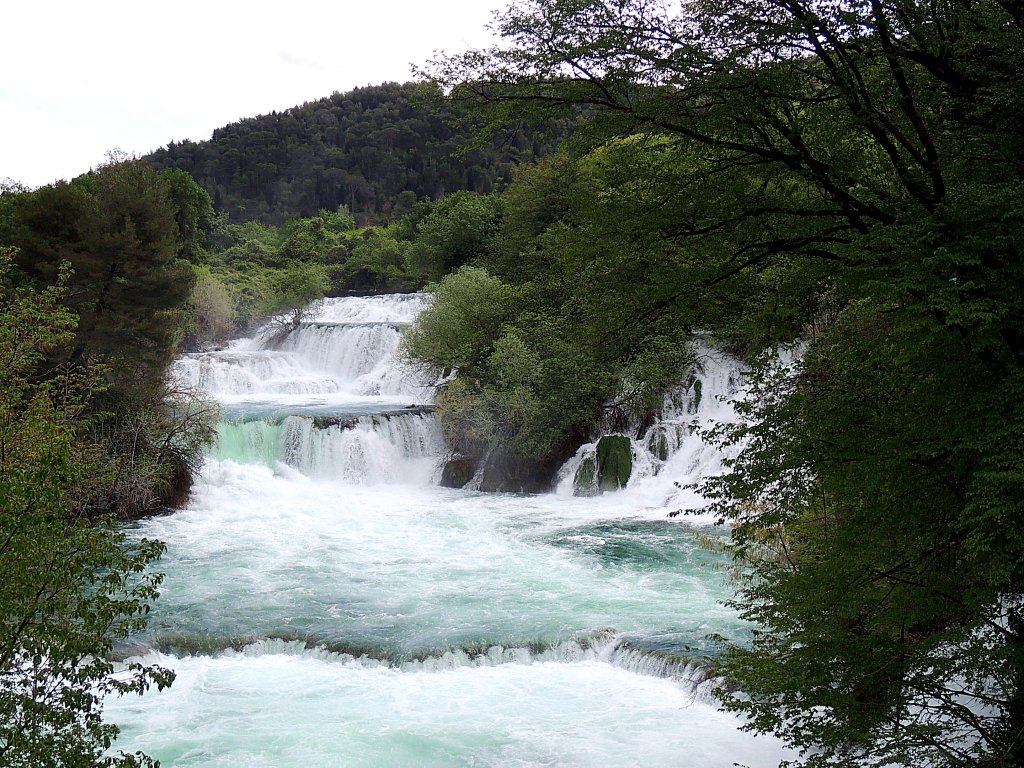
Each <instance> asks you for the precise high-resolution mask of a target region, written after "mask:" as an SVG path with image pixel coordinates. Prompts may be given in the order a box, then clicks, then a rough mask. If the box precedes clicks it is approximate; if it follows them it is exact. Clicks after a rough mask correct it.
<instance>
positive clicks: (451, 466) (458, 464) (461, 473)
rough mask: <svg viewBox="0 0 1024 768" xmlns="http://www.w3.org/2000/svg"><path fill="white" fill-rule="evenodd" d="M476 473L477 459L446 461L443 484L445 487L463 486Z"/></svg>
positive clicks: (442, 476) (442, 472) (442, 475)
mask: <svg viewBox="0 0 1024 768" xmlns="http://www.w3.org/2000/svg"><path fill="white" fill-rule="evenodd" d="M475 474H476V460H475V459H451V460H450V461H447V462H445V465H444V469H442V470H441V486H442V487H444V488H462V487H463V486H464V485H466V483H468V482H469V481H470V480H472V479H473V475H475Z"/></svg>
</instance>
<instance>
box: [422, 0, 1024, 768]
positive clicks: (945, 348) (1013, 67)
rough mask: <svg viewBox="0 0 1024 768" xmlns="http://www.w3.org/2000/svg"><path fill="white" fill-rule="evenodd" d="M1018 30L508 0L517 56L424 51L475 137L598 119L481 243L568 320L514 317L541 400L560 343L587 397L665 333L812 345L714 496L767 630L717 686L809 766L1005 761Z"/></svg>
mask: <svg viewBox="0 0 1024 768" xmlns="http://www.w3.org/2000/svg"><path fill="white" fill-rule="evenodd" d="M1022 25H1024V18H1022V16H1021V13H1020V9H1019V7H1018V6H1017V5H1015V4H1013V3H1002V2H996V1H995V0H993V1H991V2H990V1H988V0H986V1H985V2H980V3H975V2H967V1H966V0H964V1H962V2H961V0H954V2H949V3H942V4H922V3H917V2H911V0H882V1H881V2H870V3H868V2H854V1H851V2H839V3H824V2H815V1H813V0H812V1H809V2H807V1H805V0H794V1H793V2H786V3H783V4H763V3H756V2H748V1H747V0H714V1H713V2H706V3H697V4H689V5H684V6H681V7H680V6H677V5H672V4H662V3H650V2H644V1H643V0H623V2H604V1H603V0H594V1H592V2H590V1H588V2H572V1H569V0H526V1H525V2H522V3H516V4H515V5H513V6H512V7H511V8H510V9H509V10H508V11H507V12H505V14H504V15H503V16H501V17H500V18H499V19H498V21H497V24H496V28H497V31H498V33H499V34H501V35H502V36H503V37H504V38H505V43H506V44H503V45H501V46H495V47H493V48H491V49H488V50H485V51H471V52H469V53H466V54H464V55H461V56H453V57H448V58H447V59H442V60H440V61H439V62H436V63H435V65H434V67H433V75H434V76H435V78H436V80H437V81H438V82H439V83H440V84H441V85H442V86H443V87H444V88H445V89H446V91H447V92H449V93H450V94H451V99H452V100H453V101H454V102H456V103H460V104H462V105H463V106H476V107H477V108H479V109H480V111H481V112H482V114H483V116H484V118H485V119H486V120H489V121H491V122H492V124H494V123H496V122H498V121H501V120H504V119H506V118H508V117H509V116H510V115H513V114H514V115H515V116H516V117H517V119H518V118H522V117H524V116H525V117H526V118H527V119H543V118H550V117H551V116H553V115H581V114H582V115H584V116H586V118H587V119H586V121H585V123H582V124H581V130H580V131H579V134H578V138H577V140H576V141H575V142H574V153H575V154H572V155H570V154H568V153H567V154H566V155H565V156H563V157H558V158H555V159H552V160H550V161H549V162H547V163H545V164H542V165H540V166H538V167H537V168H534V169H529V170H527V171H524V172H522V173H520V174H519V177H518V179H517V182H516V184H515V185H513V187H511V188H510V189H509V190H508V192H507V193H506V195H505V196H504V200H503V211H504V232H505V239H504V241H503V242H501V243H499V244H496V245H495V246H494V247H493V249H492V251H491V253H490V254H489V255H488V256H487V257H485V259H484V260H483V261H482V264H484V265H485V266H487V267H488V268H489V269H490V271H491V273H492V274H494V275H495V276H496V277H498V278H500V279H502V280H503V281H505V282H507V283H510V284H513V285H515V286H516V289H517V291H518V293H519V296H520V297H521V298H520V306H521V307H523V308H526V307H529V308H530V310H531V311H532V317H533V318H538V317H546V318H554V317H558V318H559V320H558V324H557V325H558V327H559V328H562V329H565V330H566V331H567V332H566V333H565V335H564V336H560V334H559V333H558V332H555V333H546V332H543V331H542V332H540V333H537V334H536V335H533V334H531V333H525V334H523V335H522V338H523V339H524V340H525V341H526V343H528V344H529V345H530V347H531V348H532V349H533V350H534V351H535V352H536V353H537V355H538V357H539V359H540V361H541V367H542V371H541V381H542V382H543V383H542V385H541V387H540V389H539V391H540V392H541V397H542V398H545V397H547V395H548V393H549V392H550V391H551V389H552V387H553V386H556V382H557V379H553V378H551V377H549V376H548V375H547V373H545V372H544V369H545V368H547V367H548V366H549V365H551V362H550V361H551V360H553V359H554V356H553V355H549V354H548V353H549V352H553V353H554V352H556V351H560V352H568V353H569V357H570V358H571V359H572V360H574V364H575V365H576V366H577V369H578V370H582V371H586V372H587V374H588V375H584V376H581V377H580V378H581V380H582V381H583V382H584V386H585V387H587V388H589V387H590V386H593V389H592V390H590V391H592V392H594V393H596V392H599V391H602V390H601V388H600V387H598V386H596V384H597V382H598V381H599V379H600V374H602V373H603V374H604V375H605V376H610V375H616V374H618V375H620V376H621V378H620V379H619V380H620V381H625V382H626V385H625V387H624V389H626V390H628V389H629V380H630V379H631V378H632V379H634V380H640V379H643V378H645V377H646V376H649V375H650V373H648V372H647V371H648V370H649V369H648V362H647V361H648V360H651V361H657V360H658V359H659V358H661V354H660V353H659V352H658V351H657V350H658V348H659V347H662V346H663V348H664V349H665V350H667V351H668V352H669V355H668V357H669V358H671V353H672V350H673V347H674V342H675V339H673V336H672V333H671V330H672V328H673V327H676V328H679V327H682V328H692V327H698V328H703V329H706V330H707V331H709V332H711V333H713V334H715V335H716V336H717V337H718V338H719V339H721V340H722V341H724V342H725V343H726V344H728V345H729V346H730V347H731V348H732V349H735V350H737V351H740V352H742V353H744V354H749V355H752V354H754V353H756V352H757V351H758V350H760V349H765V348H772V347H774V346H775V345H776V344H777V343H778V342H780V341H787V340H795V339H803V340H805V341H806V342H808V343H809V348H808V351H807V356H806V360H805V362H804V365H803V369H802V370H801V371H799V372H798V373H797V374H796V375H794V376H792V377H786V376H780V377H775V376H772V375H770V374H764V376H763V378H762V380H761V383H760V388H759V389H758V390H757V391H756V395H757V398H756V399H755V401H754V402H755V403H756V405H749V406H748V408H749V412H748V416H749V417H750V419H751V422H750V423H749V424H748V425H746V426H741V427H740V428H739V429H738V430H737V431H735V432H733V433H731V434H727V435H725V436H724V439H727V440H732V441H739V440H741V439H744V440H748V441H749V442H748V443H746V446H747V447H746V448H745V450H744V451H743V453H742V454H741V456H740V458H739V459H738V460H737V461H736V463H735V465H734V466H733V468H732V472H731V473H729V474H727V475H726V476H725V477H723V478H720V479H717V480H713V481H712V482H711V483H709V485H708V486H707V487H706V488H705V489H704V490H705V492H706V493H709V494H711V495H712V497H713V498H714V499H716V500H717V504H718V510H719V512H720V513H721V515H722V517H723V519H726V520H729V521H730V522H731V523H732V524H733V525H734V526H735V527H734V529H733V530H734V539H735V545H736V547H737V550H736V551H737V555H738V557H739V563H740V564H741V565H743V566H744V567H745V568H747V569H748V573H749V580H748V581H747V582H745V586H744V587H743V590H742V592H741V593H740V595H739V597H738V598H737V605H738V606H739V608H740V609H741V610H742V611H743V612H744V613H745V615H746V616H748V617H749V618H751V619H753V620H755V621H756V622H758V623H759V625H760V627H761V629H760V633H759V634H758V635H757V638H756V640H755V642H754V645H753V647H752V648H749V649H734V650H733V651H732V652H731V653H730V655H729V656H728V657H727V659H726V661H725V666H724V668H723V669H724V671H725V672H726V673H727V675H728V676H729V677H730V678H731V680H730V687H728V688H725V689H723V690H722V696H723V699H724V700H725V702H726V704H727V705H728V706H729V707H732V708H734V709H736V710H738V711H741V712H743V713H745V714H746V715H747V716H748V717H749V718H750V722H751V724H752V727H754V728H757V729H760V730H766V731H774V732H776V733H778V734H780V735H782V736H783V737H784V738H786V739H788V740H789V741H790V742H791V743H793V744H795V745H797V746H799V747H800V748H801V749H803V750H805V751H804V753H803V762H804V763H806V764H808V765H821V766H823V765H887V764H904V765H929V766H959V765H991V766H1003V765H1005V766H1009V765H1019V764H1021V762H1024V652H1022V648H1024V639H1022V638H1024V619H1022V616H1021V607H1022V605H1024V595H1022V593H1021V584H1024V579H1022V576H1024V574H1022V573H1021V563H1022V562H1024V547H1022V545H1024V539H1022V537H1021V535H1020V533H1019V531H1020V529H1021V525H1020V522H1021V517H1022V512H1024V510H1022V509H1021V501H1020V500H1021V498H1022V495H1021V490H1022V487H1021V477H1022V471H1021V468H1022V467H1024V445H1022V443H1021V439H1020V435H1021V434H1024V421H1022V419H1024V416H1022V412H1021V407H1022V406H1021V402H1022V400H1021V397H1020V395H1021V381H1022V363H1024V355H1022V353H1021V350H1022V349H1024V336H1022V334H1021V330H1020V318H1021V317H1022V316H1024V313H1022V310H1024V307H1022V297H1024V274H1022V266H1021V265H1022V264H1024V258H1022V253H1021V243H1022V242H1024V237H1022V235H1024V228H1022V226H1021V224H1022V217H1021V211H1022V210H1024V206H1022V198H1021V188H1022V184H1024V179H1022V170H1021V169H1022V168H1024V162H1022V147H1024V140H1022V139H1024V136H1022V134H1021V130H1022V128H1021V125H1022V124H1021V123H1020V121H1019V120H1018V121H1015V120H1013V119H1012V118H1010V115H1015V114H1017V113H1018V112H1019V110H1020V108H1021V106H1022V105H1024V88H1022V87H1021V80H1020V78H1019V77H1018V76H1017V73H1018V72H1019V71H1020V70H1021V67H1022V65H1024V26H1022ZM624 137H625V138H624ZM555 307H558V308H559V309H558V311H557V312H556V311H554V309H553V308H555ZM526 316H527V313H526V312H525V311H522V312H521V313H519V314H517V315H516V316H515V317H514V318H510V319H509V321H508V322H509V323H510V324H514V325H515V327H516V329H517V330H519V329H521V328H525V327H527V326H528V323H526V322H523V321H522V320H521V318H525V317H526ZM545 327H546V326H545V324H544V323H538V324H537V328H538V329H543V328H545ZM569 329H571V331H570V330H569ZM568 338H571V339H572V341H571V342H569V343H566V342H567V340H568ZM556 339H558V340H559V341H561V344H556V343H553V342H554V341H555V340H556ZM598 340H600V342H602V343H603V344H606V345H607V347H606V348H603V349H601V352H600V354H596V355H595V354H593V353H592V349H593V347H594V346H596V344H595V342H597V341H598ZM662 340H663V342H664V344H662ZM652 342H653V343H652ZM649 344H650V345H651V346H650V349H651V352H650V354H649V355H648V356H647V357H646V358H645V357H644V355H643V354H640V355H636V356H634V355H631V354H628V353H626V352H625V351H624V350H625V349H626V348H629V347H633V348H636V349H638V350H641V349H645V348H646V346H647V345H649ZM588 352H589V353H590V355H589V357H588ZM630 365H634V366H635V370H636V371H637V373H636V374H634V375H633V376H629V375H628V374H627V375H625V376H622V373H623V372H624V371H628V370H629V367H630ZM660 367H661V366H660V365H657V364H656V365H654V366H652V368H651V370H654V371H655V372H656V371H657V369H658V368H660ZM591 376H592V377H593V378H591ZM481 386H482V385H481ZM462 387H463V389H468V390H471V389H472V387H473V382H472V381H468V382H463V384H462ZM604 391H605V392H607V391H608V389H607V385H606V387H605V389H604ZM636 399H637V400H638V401H643V400H644V399H646V398H645V397H644V396H640V397H638V398H636ZM732 686H735V687H732ZM738 691H742V692H743V693H742V694H741V693H739V692H738Z"/></svg>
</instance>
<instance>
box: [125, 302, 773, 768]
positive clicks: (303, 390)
mask: <svg viewBox="0 0 1024 768" xmlns="http://www.w3.org/2000/svg"><path fill="white" fill-rule="evenodd" d="M424 301H425V299H424V298H423V297H421V296H416V295H404V296H397V295H396V296H380V297H372V298H348V299H328V300H325V302H323V303H322V304H321V305H320V306H319V307H318V308H317V309H316V311H315V314H314V315H313V316H312V317H311V319H309V320H307V321H306V322H303V323H302V324H301V325H300V326H299V327H297V328H295V329H293V330H291V331H289V332H284V333H278V334H276V335H275V334H272V333H269V332H264V333H262V334H258V335H257V336H256V337H254V338H252V339H242V340H238V341H236V342H233V343H232V345H231V346H230V347H229V348H228V349H227V350H224V351H221V352H213V353H202V354H195V355H187V356H184V357H183V358H182V359H181V360H179V361H178V363H177V365H176V375H177V376H178V377H179V378H180V379H181V380H183V381H185V382H188V383H190V384H192V385H193V386H197V387H200V388H202V389H204V390H205V391H207V392H208V393H209V394H210V395H212V396H213V397H214V398H216V399H217V400H219V401H220V403H221V405H222V408H223V421H222V423H221V424H220V427H219V434H220V439H219V440H218V443H217V444H216V446H214V447H213V449H212V450H211V452H210V455H209V457H208V459H207V461H206V463H205V466H204V469H203V471H202V473H201V476H200V477H199V478H198V480H197V483H196V485H195V487H194V489H193V492H192V496H191V499H190V501H189V503H188V504H187V506H186V507H185V508H183V509H181V510H179V511H177V512H175V513H174V514H170V515H167V516H161V517H155V518H151V519H148V520H145V521H142V522H140V523H138V524H137V525H135V526H133V527H132V529H131V532H132V535H136V536H148V537H156V538H159V539H161V540H163V541H164V542H166V543H167V546H168V551H167V554H166V556H165V557H164V559H163V560H162V561H161V562H160V563H159V567H160V569H161V570H162V571H163V572H165V573H166V580H165V582H164V585H163V587H162V589H161V597H160V599H159V600H158V602H157V604H156V607H155V609H154V612H153V614H152V618H151V621H150V627H149V630H148V631H147V633H146V634H145V635H143V636H140V637H137V638H134V639H133V641H132V644H131V645H130V647H129V649H128V650H127V651H126V652H127V653H131V654H136V655H137V656H138V657H140V658H141V659H142V660H144V661H146V662H155V663H159V664H161V665H164V666H168V667H171V668H173V669H174V670H175V671H176V672H177V680H176V681H175V683H174V685H173V686H172V687H171V688H170V689H168V690H167V691H164V692H156V691H152V692H149V693H147V694H146V695H145V696H142V697H136V696H132V697H125V698H112V699H110V700H108V702H107V704H106V711H107V717H108V718H109V719H110V720H112V721H113V722H116V723H118V724H119V725H120V726H121V727H122V736H121V738H120V739H119V741H118V747H119V748H120V749H123V750H125V751H134V750H136V749H141V750H144V751H145V752H147V753H148V754H150V755H151V756H153V757H155V758H157V759H159V760H160V761H161V762H162V764H163V766H164V768H183V767H184V766H189V767H193V766H195V767H198V766H204V767H209V768H213V767H214V766H223V767H225V768H227V767H228V766H230V767H231V768H247V767H253V768H256V767H261V768H262V767H264V766H266V767H267V768H270V767H273V768H293V767H294V768H298V767H299V766H301V767H302V768H318V767H320V766H323V767H325V768H326V767H328V766H331V767H333V766H374V767H386V766H473V767H479V768H483V767H485V766H494V767H496V768H497V767H499V766H513V767H518V768H526V767H527V766H530V767H533V766H537V767H539V766H559V767H560V768H562V767H573V766H575V767H579V768H591V767H596V766H635V767H636V768H641V767H642V768H658V767H660V766H665V767H666V768H667V767H669V766H671V767H673V768H679V767H681V766H693V767H695V768H696V767H701V768H705V767H706V768H718V767H719V766H721V768H726V767H727V766H732V765H733V764H734V763H739V764H744V765H748V766H751V768H754V767H755V766H757V767H760V766H764V767H767V766H774V765H776V764H777V763H778V762H779V760H781V759H783V758H787V757H789V758H791V757H793V755H792V754H791V753H788V752H786V751H785V750H784V749H783V748H782V747H781V745H780V744H779V742H777V741H776V740H774V739H771V738H769V737H765V736H759V737H755V736H753V735H751V734H748V733H745V732H742V731H741V730H740V726H741V725H742V723H741V722H740V721H738V720H737V719H736V718H735V717H734V716H732V715H729V714H726V713H723V712H720V711H719V710H718V709H717V708H716V706H715V704H714V701H713V699H712V698H711V697H710V695H709V693H708V691H707V686H706V685H704V686H701V685H697V684H696V683H695V680H694V678H695V677H696V676H697V675H698V674H699V672H698V670H697V669H696V668H695V666H694V664H693V662H694V661H696V662H698V664H699V661H700V659H702V658H705V657H706V656H707V655H708V654H711V653H714V652H715V649H714V646H713V645H711V644H709V641H708V639H707V638H708V636H709V635H711V634H720V635H724V636H726V637H729V638H734V639H738V640H742V639H743V638H744V637H746V636H747V635H748V633H749V631H750V628H749V627H748V626H746V625H745V624H744V623H743V622H742V621H741V620H740V619H739V618H738V617H737V616H736V615H735V613H734V612H733V611H732V610H731V609H729V608H727V607H725V606H724V605H723V603H722V601H723V600H724V599H726V598H727V597H728V595H729V592H730V585H729V583H728V580H727V569H726V568H725V565H726V564H725V563H724V562H723V560H722V557H721V556H720V555H718V554H716V553H714V552H711V551H708V549H707V548H706V547H701V546H700V545H699V542H698V540H697V534H698V533H704V534H711V535H717V534H716V532H715V531H714V529H712V528H709V527H707V525H706V523H707V522H708V521H706V520H704V519H702V518H700V517H697V518H669V517H668V512H669V511H671V510H673V509H676V508H680V507H687V506H693V505H694V504H695V502H696V501H697V500H695V499H694V498H693V497H692V495H691V494H689V493H688V492H687V491H685V490H683V489H680V488H679V487H678V486H676V485H675V484H674V483H676V482H679V483H685V482H686V481H688V480H690V479H693V478H695V477H699V476H700V475H701V474H703V473H707V472H711V471H716V469H717V467H718V466H720V465H719V462H720V458H721V457H720V456H718V455H717V453H716V452H715V451H714V450H713V449H711V448H709V447H708V446H705V445H703V443H702V442H701V441H700V439H699V436H698V435H696V434H695V433H694V431H693V429H692V426H693V424H695V423H707V422H708V421H711V420H714V419H715V418H720V417H721V416H722V415H723V413H727V411H728V404H727V403H726V402H725V397H726V396H727V395H728V394H729V393H730V392H732V391H734V390H735V388H736V386H738V380H739V368H738V366H737V365H736V364H735V363H731V362H729V361H727V360H724V359H721V358H716V357H713V356H712V357H711V358H709V359H708V360H707V361H706V363H705V365H704V370H703V372H701V373H700V374H698V376H697V381H699V383H698V384H697V385H696V386H694V385H693V384H692V383H691V386H690V387H689V388H688V389H686V390H683V389H681V390H680V392H678V393H676V394H675V400H674V401H673V400H672V398H669V402H668V403H667V405H666V412H665V419H664V420H663V421H662V422H661V423H659V424H658V425H656V426H655V431H656V432H657V434H658V435H660V436H662V437H663V438H664V439H665V443H664V444H663V445H662V446H661V448H660V455H658V454H659V450H654V449H652V450H653V453H652V450H648V448H649V447H651V446H652V445H653V437H652V435H654V434H655V433H654V432H651V433H649V434H648V435H645V436H644V437H643V438H642V439H640V440H637V441H635V444H634V452H635V453H636V455H637V469H636V477H635V478H634V479H633V480H631V481H630V484H629V487H627V488H626V489H623V490H621V491H617V492H614V493H606V494H603V495H601V496H596V497H576V496H573V495H572V470H573V468H574V466H575V464H574V462H576V463H578V461H579V460H580V457H581V456H583V455H584V454H586V452H587V451H588V450H592V446H591V447H585V448H584V449H582V450H581V453H580V454H579V455H578V456H577V458H576V459H574V460H571V461H570V462H569V464H568V465H567V467H566V468H565V475H566V476H565V479H564V480H563V482H562V483H561V484H560V485H559V488H558V490H557V491H556V492H554V493H549V494H542V495H518V494H487V493H481V492H479V491H475V490H471V489H460V490H453V489H445V488H441V487H439V486H438V485H437V478H438V476H439V468H440V462H441V460H442V458H443V456H444V454H445V447H444V441H443V437H442V435H441V432H440V429H439V428H438V425H437V424H436V422H435V420H434V417H433V416H432V415H431V414H430V413H424V412H423V410H422V409H419V410H417V409H409V408H408V406H410V405H423V404H428V403H429V402H430V400H431V387H430V386H429V382H426V381H424V380H422V378H421V377H419V376H417V375H416V374H415V373H413V372H410V371H407V370H405V369H403V367H402V365H401V364H400V363H399V362H398V361H397V360H396V357H395V352H396V347H397V344H398V340H399V336H400V332H401V329H402V327H403V326H405V325H407V324H409V323H410V322H412V320H413V319H414V317H415V314H416V312H417V311H418V310H419V309H420V308H422V306H423V303H424ZM665 444H667V445H668V454H669V455H667V456H665Z"/></svg>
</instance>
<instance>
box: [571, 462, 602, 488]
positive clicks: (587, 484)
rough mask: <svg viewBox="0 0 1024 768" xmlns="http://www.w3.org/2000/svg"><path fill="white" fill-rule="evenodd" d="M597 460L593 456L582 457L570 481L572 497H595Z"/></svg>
mask: <svg viewBox="0 0 1024 768" xmlns="http://www.w3.org/2000/svg"><path fill="white" fill-rule="evenodd" d="M598 493H600V490H599V489H598V487H597V460H596V459H595V458H594V456H593V454H591V455H588V456H584V457H583V460H582V461H581V462H580V465H579V467H577V469H576V475H575V476H574V477H573V480H572V494H573V496H597V494H598Z"/></svg>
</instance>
